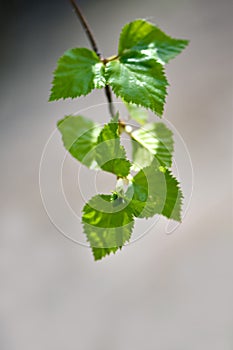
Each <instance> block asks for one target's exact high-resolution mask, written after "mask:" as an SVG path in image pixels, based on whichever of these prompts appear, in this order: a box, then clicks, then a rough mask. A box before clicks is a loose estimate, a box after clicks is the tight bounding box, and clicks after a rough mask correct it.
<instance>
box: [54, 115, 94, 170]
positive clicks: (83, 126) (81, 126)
mask: <svg viewBox="0 0 233 350" xmlns="http://www.w3.org/2000/svg"><path fill="white" fill-rule="evenodd" d="M57 126H58V129H59V131H60V132H61V134H62V140H63V143H64V146H65V148H66V149H67V150H68V151H69V152H70V153H71V154H72V156H73V157H74V158H76V159H78V160H79V161H80V162H82V163H83V164H84V165H86V166H87V167H89V168H96V167H97V163H96V160H95V157H96V155H95V147H96V144H97V139H98V135H99V133H100V130H101V128H100V127H99V126H98V125H97V124H95V123H94V122H93V121H92V120H89V119H87V118H84V117H82V116H67V117H65V118H64V119H62V120H60V121H59V122H58V124H57ZM97 168H98V167H97Z"/></svg>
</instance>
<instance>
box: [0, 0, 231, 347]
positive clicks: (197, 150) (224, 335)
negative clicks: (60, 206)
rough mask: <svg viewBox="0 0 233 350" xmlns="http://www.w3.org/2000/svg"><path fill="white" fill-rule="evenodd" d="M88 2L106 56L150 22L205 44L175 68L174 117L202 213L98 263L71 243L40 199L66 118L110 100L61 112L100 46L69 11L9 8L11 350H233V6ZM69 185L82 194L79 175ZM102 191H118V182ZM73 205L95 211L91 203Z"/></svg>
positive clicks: (7, 343)
mask: <svg viewBox="0 0 233 350" xmlns="http://www.w3.org/2000/svg"><path fill="white" fill-rule="evenodd" d="M79 3H80V5H81V7H82V9H83V11H84V13H85V15H86V17H87V18H88V20H89V22H90V23H91V25H92V28H93V31H94V32H95V34H96V37H97V40H98V43H99V44H100V47H101V50H102V52H103V53H104V55H106V56H108V55H112V54H114V53H115V52H116V48H117V39H118V34H119V31H120V29H121V27H122V26H123V25H124V24H125V23H127V22H129V21H131V20H133V19H135V18H140V17H142V18H146V19H149V20H151V21H152V22H154V23H156V24H157V25H159V26H160V27H161V28H162V29H163V30H164V31H166V32H167V33H169V34H170V35H172V36H174V37H181V38H182V37H183V38H188V39H190V40H191V44H190V46H189V47H188V49H187V50H186V51H185V52H184V53H183V54H182V55H180V56H179V57H178V58H177V59H176V60H174V61H172V62H171V63H170V65H169V67H167V74H168V78H169V81H170V84H171V88H169V96H168V99H167V105H166V109H165V115H164V116H165V118H166V119H168V120H170V121H171V122H172V123H173V125H174V126H175V127H176V128H177V130H178V131H179V132H180V134H181V135H182V137H183V138H184V140H185V143H186V145H187V147H188V149H189V152H190V155H191V159H192V163H193V167H194V175H195V181H194V192H193V197H192V202H191V205H190V208H189V211H188V213H187V215H186V217H185V219H184V222H183V224H182V225H181V226H179V228H178V229H177V230H176V231H175V232H174V233H173V234H172V235H166V234H165V232H164V226H165V225H166V220H164V221H162V222H161V223H159V224H158V225H156V226H155V229H152V230H151V231H150V233H149V234H147V235H146V236H145V237H143V238H142V239H141V240H138V241H137V242H136V243H134V244H131V245H129V246H127V247H125V248H124V249H123V250H122V251H121V252H119V253H117V254H116V255H115V256H110V257H108V258H106V259H104V260H103V261H100V262H97V263H95V262H94V261H93V258H92V255H91V252H90V250H89V249H88V248H84V247H82V246H79V245H77V244H74V243H72V242H71V241H70V240H68V239H66V238H65V237H64V236H62V235H61V234H60V233H59V232H58V230H57V229H56V228H55V227H54V225H52V223H51V222H50V220H49V218H48V216H47V214H46V212H45V210H44V207H43V205H42V201H41V197H40V191H39V181H38V176H39V175H38V174H39V163H40V158H41V154H42V151H43V148H44V146H45V144H46V142H47V140H48V138H49V136H50V135H51V133H52V132H53V130H54V128H55V126H56V122H57V120H58V119H61V118H62V117H63V116H64V114H68V113H73V112H76V111H77V110H79V109H82V108H86V107H88V106H91V105H94V104H95V103H99V102H105V98H104V94H103V92H101V91H98V92H97V93H92V94H90V95H89V96H87V97H86V98H81V99H80V100H79V101H65V102H57V103H47V99H48V94H49V89H50V82H51V79H52V71H53V69H54V68H55V65H56V60H57V59H58V57H59V56H61V55H62V54H63V52H64V51H65V50H66V49H68V48H71V47H77V46H78V47H82V46H87V45H88V43H87V40H86V37H85V35H84V34H83V32H82V30H81V27H80V25H79V23H78V21H77V19H76V17H75V15H74V14H73V12H72V10H71V7H70V5H69V3H68V1H65V0H64V1H62V0H59V1H55V0H54V1H49V2H45V1H44V2H43V1H40V2H33V1H22V0H18V1H16V0H15V1H11V2H9V3H7V2H6V3H5V4H3V3H1V21H0V30H1V55H0V62H1V65H0V70H1V85H0V91H1V97H0V98H1V128H0V141H1V197H0V198H1V208H0V209H1V210H0V218H1V235H0V282H1V285H0V348H1V350H27V349H29V350H42V349H43V350H53V349H54V350H55V349H56V350H64V349H65V350H77V349H80V350H109V349H111V350H131V349H133V350H141V349H143V350H155V349H159V350H231V349H233V301H232V295H233V271H232V265H233V254H232V248H233V236H232V221H231V210H232V199H231V198H232V197H231V193H232V159H231V154H232V122H231V119H232V85H233V82H232V68H233V66H232V58H233V55H232V37H233V35H232V34H233V28H232V23H231V22H232V15H233V8H232V3H231V1H228V0H222V1H219V0H218V1H217V0H157V1H152V0H145V1H138V0H135V1H132V0H129V1H122V0H119V1H117V2H113V1H108V2H107V1H80V2H79ZM95 118H96V120H98V118H99V116H95V117H94V119H95ZM101 118H103V117H102V116H100V120H101ZM58 144H59V146H57V147H58V148H57V151H56V150H55V151H54V158H56V156H57V155H56V154H59V152H60V150H61V149H62V145H60V143H58ZM59 147H60V148H59ZM51 167H52V165H51ZM49 174H50V169H48V181H52V175H51V176H50V177H49ZM51 174H52V170H51ZM64 176H65V177H66V180H65V181H68V182H69V178H70V177H69V171H67V173H65V175H64ZM88 181H89V180H88V179H87V183H86V190H88V186H89V184H88ZM101 181H102V183H101ZM99 182H100V183H99V186H100V187H101V186H102V189H104V188H105V187H104V186H106V187H108V186H110V185H111V184H112V178H111V176H109V177H108V176H105V177H104V180H99ZM187 184H188V185H189V184H190V179H188V178H186V180H184V181H183V184H182V185H183V186H184V187H185V186H187ZM103 185H104V186H103ZM69 190H71V192H72V187H71V188H70V189H68V191H69ZM82 190H83V191H84V192H85V184H84V188H82ZM70 197H71V200H77V203H82V204H83V202H82V200H81V199H80V198H81V197H80V196H79V193H78V190H77V192H76V193H75V195H74V194H72V193H71V194H70ZM80 208H81V206H80ZM64 220H65V218H64ZM141 228H142V226H139V227H138V228H136V229H138V230H141Z"/></svg>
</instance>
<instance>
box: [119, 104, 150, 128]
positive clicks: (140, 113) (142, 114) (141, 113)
mask: <svg viewBox="0 0 233 350" xmlns="http://www.w3.org/2000/svg"><path fill="white" fill-rule="evenodd" d="M125 104H126V107H127V109H128V112H129V117H130V119H133V120H135V121H136V122H137V123H138V124H141V125H144V124H145V123H146V122H147V121H148V117H149V116H148V112H147V111H146V110H145V109H143V108H140V107H138V106H137V105H135V104H132V103H127V102H126V103H125Z"/></svg>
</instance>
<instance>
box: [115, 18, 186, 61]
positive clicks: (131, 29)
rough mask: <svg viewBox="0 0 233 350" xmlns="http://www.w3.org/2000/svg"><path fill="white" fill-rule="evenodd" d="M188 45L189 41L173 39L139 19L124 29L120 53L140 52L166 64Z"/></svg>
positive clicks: (121, 36)
mask: <svg viewBox="0 0 233 350" xmlns="http://www.w3.org/2000/svg"><path fill="white" fill-rule="evenodd" d="M188 43H189V41H188V40H181V39H173V38H171V37H170V36H168V35H166V34H165V33H164V32H162V31H161V30H160V29H159V28H158V27H156V26H154V25H153V24H151V23H149V22H147V21H145V20H142V19H138V20H136V21H133V22H131V23H128V24H126V25H125V26H124V27H123V29H122V32H121V35H120V40H119V48H118V53H119V55H120V56H121V55H124V54H125V52H128V51H139V52H141V53H142V54H144V55H146V56H148V57H149V58H155V59H156V60H157V61H158V62H160V63H161V64H165V63H168V62H169V61H170V60H171V59H172V58H174V57H176V56H177V55H178V54H179V53H180V52H181V51H182V50H183V49H184V48H185V47H186V46H187V45H188Z"/></svg>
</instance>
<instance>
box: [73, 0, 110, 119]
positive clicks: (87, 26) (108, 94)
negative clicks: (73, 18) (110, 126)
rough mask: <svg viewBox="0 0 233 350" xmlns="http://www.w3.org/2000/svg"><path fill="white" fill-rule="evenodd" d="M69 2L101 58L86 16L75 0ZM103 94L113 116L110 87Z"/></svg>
mask: <svg viewBox="0 0 233 350" xmlns="http://www.w3.org/2000/svg"><path fill="white" fill-rule="evenodd" d="M70 3H71V5H72V6H73V8H74V11H75V13H76V15H77V16H78V18H79V20H80V22H81V24H82V27H83V29H84V30H85V32H86V34H87V37H88V39H89V41H90V44H91V47H92V49H93V51H95V53H96V54H97V56H98V57H99V58H100V59H102V58H101V56H102V55H101V53H100V52H99V49H98V46H97V43H96V40H95V38H94V35H93V33H92V31H91V28H90V26H89V24H88V22H87V20H86V18H85V17H84V16H83V14H82V12H81V10H80V7H79V6H78V5H77V4H76V2H75V1H74V0H70ZM102 61H105V60H104V59H102ZM105 95H106V98H107V101H108V108H109V112H110V115H111V117H113V116H114V115H115V112H114V108H113V104H112V92H111V89H110V86H109V85H106V86H105Z"/></svg>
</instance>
